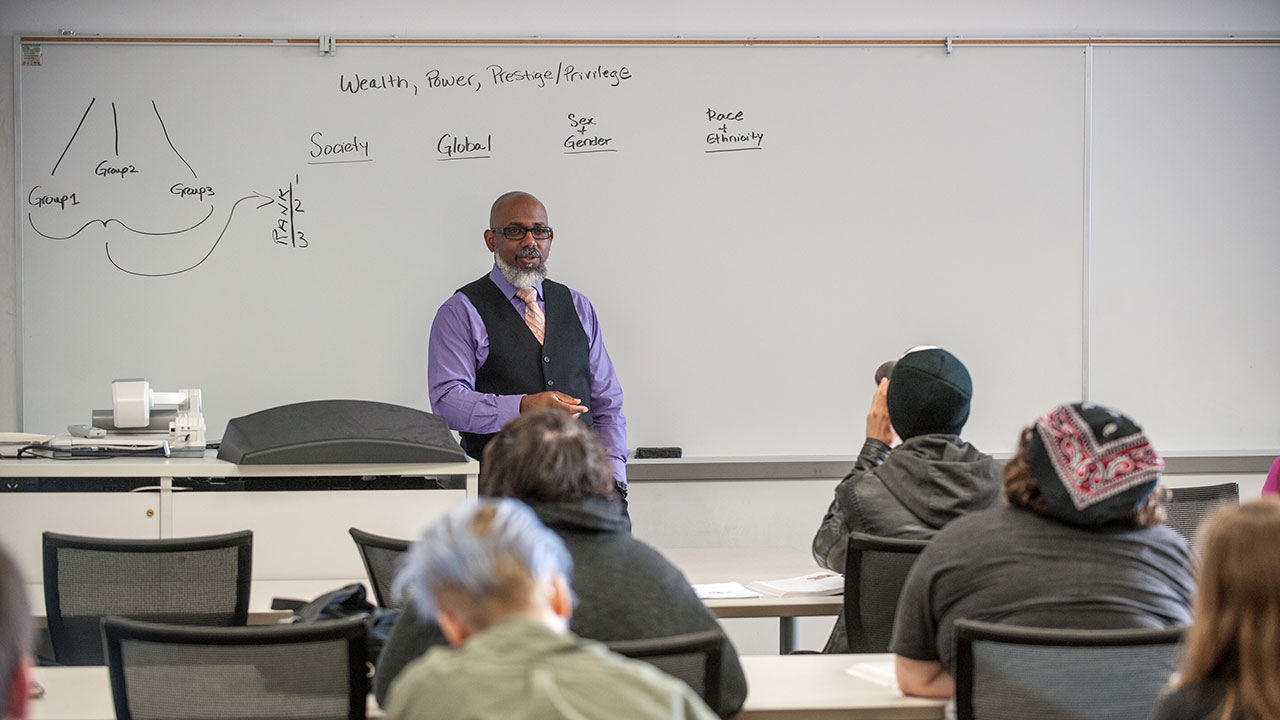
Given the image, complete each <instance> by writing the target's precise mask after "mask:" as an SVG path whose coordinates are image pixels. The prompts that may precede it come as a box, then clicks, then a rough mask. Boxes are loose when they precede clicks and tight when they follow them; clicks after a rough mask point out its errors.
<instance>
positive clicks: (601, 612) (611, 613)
mask: <svg viewBox="0 0 1280 720" xmlns="http://www.w3.org/2000/svg"><path fill="white" fill-rule="evenodd" d="M480 494H481V495H484V496H487V497H509V498H516V499H518V500H522V501H524V502H525V503H526V504H528V505H529V507H531V508H532V509H533V511H534V513H535V514H536V515H537V516H538V519H539V520H541V521H542V523H543V524H544V525H546V526H547V527H548V528H550V529H551V530H552V531H553V532H555V533H556V534H557V535H559V536H560V539H561V540H563V541H564V544H565V547H566V548H568V550H569V555H570V556H571V557H572V558H573V577H571V578H570V580H569V584H570V586H571V587H572V588H573V593H574V595H575V596H576V597H577V601H578V602H577V605H576V606H575V607H574V611H573V617H572V619H571V620H570V622H569V629H570V630H571V631H572V632H573V633H574V634H576V635H578V636H580V637H584V638H588V639H591V640H597V641H600V642H609V641H613V640H639V639H647V638H657V637H666V636H670V635H679V634H682V633H690V632H700V631H703V630H714V629H719V627H720V626H719V624H718V623H717V622H716V619H715V617H714V616H712V615H711V612H710V611H709V610H707V608H706V605H704V604H703V603H702V601H701V600H699V599H698V596H697V595H696V594H695V593H694V591H693V588H692V587H690V585H689V582H688V581H687V580H685V577H684V575H683V574H682V573H681V572H680V571H679V570H678V569H677V568H676V567H675V566H673V565H672V564H671V563H669V562H668V561H667V560H666V558H664V557H662V555H661V554H659V553H658V551H656V550H654V549H653V548H651V547H649V546H648V545H646V544H644V543H643V542H640V541H639V540H636V539H634V538H632V537H631V532H630V524H629V523H628V521H627V518H626V517H625V516H624V515H623V514H622V506H621V502H620V500H619V498H618V495H617V492H616V491H615V490H614V484H613V476H612V472H611V468H610V465H609V459H608V458H607V457H606V456H605V454H604V451H603V450H602V449H601V446H600V441H599V440H597V439H596V436H595V434H594V433H592V432H591V431H590V430H589V429H588V428H587V427H586V426H584V425H583V424H582V423H580V422H578V421H576V420H574V419H573V417H572V416H570V415H568V414H566V413H562V412H555V411H550V410H544V411H536V412H530V413H524V414H521V415H520V416H518V417H517V418H516V419H514V420H512V421H511V422H509V423H507V425H506V427H504V428H503V429H502V432H500V433H498V434H497V435H496V436H495V437H494V439H493V440H492V441H491V442H490V443H489V445H488V446H487V447H486V448H485V452H484V474H482V475H481V476H480ZM445 643H446V639H445V636H444V634H443V632H442V631H441V630H440V627H439V626H438V625H436V623H435V622H434V621H432V620H429V619H424V618H421V617H419V616H418V615H417V614H416V612H414V610H413V609H412V607H411V606H410V607H406V608H405V610H404V611H403V612H401V614H400V617H399V619H398V620H397V621H396V624H395V626H394V627H393V628H392V630H391V635H390V637H388V639H387V644H386V646H385V647H384V648H383V649H382V654H381V655H380V656H379V658H378V668H377V673H376V674H375V675H374V694H375V695H376V696H377V698H378V702H379V703H380V704H382V705H383V706H384V707H385V706H386V704H387V701H388V697H387V695H388V690H389V689H390V687H391V683H392V681H393V680H394V679H395V677H396V676H397V675H398V674H399V673H400V671H401V670H403V669H404V667H405V666H406V665H408V664H409V663H410V662H412V661H413V660H415V659H417V658H418V657H419V656H420V655H422V654H423V653H425V652H426V651H427V650H429V649H430V648H432V647H434V646H436V645H443V644H445ZM721 673H722V674H721V680H720V682H721V688H720V694H721V698H720V706H719V707H714V708H712V710H715V711H716V713H717V714H718V715H720V716H721V717H729V716H731V715H733V714H734V713H736V712H737V711H738V710H739V709H740V708H741V707H742V702H743V700H745V699H746V696H747V681H746V678H745V677H744V676H743V674H742V666H741V665H740V664H739V662H738V654H737V652H735V651H734V648H733V645H732V643H730V642H729V640H728V639H727V638H726V639H725V643H724V660H723V664H722V670H721Z"/></svg>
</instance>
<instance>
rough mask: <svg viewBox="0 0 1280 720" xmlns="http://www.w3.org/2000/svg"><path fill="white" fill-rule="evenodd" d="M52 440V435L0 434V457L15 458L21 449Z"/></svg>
mask: <svg viewBox="0 0 1280 720" xmlns="http://www.w3.org/2000/svg"><path fill="white" fill-rule="evenodd" d="M52 439H53V436H52V435H41V434H40V433H24V432H0V457H15V456H16V455H17V454H18V450H20V449H21V448H24V447H26V446H28V445H41V444H44V443H47V442H49V441H50V440H52Z"/></svg>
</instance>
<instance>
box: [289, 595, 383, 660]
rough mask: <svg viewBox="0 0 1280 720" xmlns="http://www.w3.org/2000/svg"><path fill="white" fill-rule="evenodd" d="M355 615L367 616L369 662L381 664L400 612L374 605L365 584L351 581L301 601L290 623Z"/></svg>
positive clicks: (365, 618)
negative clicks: (313, 597) (379, 662)
mask: <svg viewBox="0 0 1280 720" xmlns="http://www.w3.org/2000/svg"><path fill="white" fill-rule="evenodd" d="M278 604H285V603H280V602H279V601H278V599H277V602H274V603H272V605H273V606H275V605H278ZM353 615H363V616H364V624H365V627H366V628H368V649H369V650H368V652H369V662H371V663H373V664H374V665H375V666H377V664H378V655H379V654H381V652H382V646H384V645H386V644H387V636H388V635H390V634H391V626H392V625H395V624H396V618H397V617H399V616H400V611H399V610H393V609H391V608H380V607H376V606H374V604H373V603H371V602H369V600H368V598H367V597H366V596H365V589H364V584H363V583H351V584H350V585H346V586H343V587H340V588H338V589H337V590H330V591H329V592H327V593H325V594H323V595H321V596H320V597H318V598H316V599H315V600H312V601H311V602H306V603H299V604H297V605H296V606H295V607H294V608H293V617H291V618H289V622H319V621H321V620H337V619H340V618H345V617H351V616H353Z"/></svg>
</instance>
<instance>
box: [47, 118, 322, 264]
mask: <svg viewBox="0 0 1280 720" xmlns="http://www.w3.org/2000/svg"><path fill="white" fill-rule="evenodd" d="M108 119H109V122H107V120H108ZM100 158H102V159H100ZM95 161H96V162H95ZM292 187H293V183H291V184H290V195H291V198H290V200H289V202H290V203H291V204H292V203H294V202H295V200H294V199H292ZM222 198H223V196H222V195H219V193H218V191H217V190H216V189H215V187H214V186H213V185H212V184H202V183H201V182H200V175H199V173H197V172H196V169H195V168H194V167H192V165H191V163H189V162H187V160H186V158H185V157H183V155H182V153H181V152H179V150H178V148H177V146H176V145H175V144H174V142H173V139H172V138H171V137H170V135H169V129H168V127H167V126H166V125H165V121H164V118H163V116H162V115H161V113H160V108H159V106H158V105H157V104H156V102H155V101H154V100H152V101H151V103H150V112H146V110H145V109H144V110H139V108H137V107H132V106H128V105H126V106H117V104H116V103H115V102H112V103H110V116H109V118H108V116H107V114H106V112H105V107H103V106H100V105H99V104H98V99H97V98H92V99H90V101H89V104H88V106H87V107H86V108H85V110H84V113H83V114H82V115H81V117H80V121H79V123H78V124H77V125H76V127H75V130H74V131H73V132H72V133H71V136H70V138H68V140H67V143H66V146H65V147H64V148H63V149H62V153H61V154H60V155H59V156H58V159H57V161H56V162H54V163H53V165H52V168H51V169H50V171H49V180H48V181H47V184H46V185H34V186H32V188H31V190H30V191H29V192H28V194H27V204H28V206H29V209H28V211H27V222H28V223H29V224H30V226H31V229H32V230H34V231H35V232H36V234H38V235H40V236H41V237H43V238H46V239H49V240H54V241H67V240H73V239H76V238H78V237H80V236H81V234H82V233H85V232H86V231H90V232H91V233H93V232H95V231H96V234H104V235H106V239H105V240H104V242H103V249H104V252H105V254H106V258H107V260H108V262H110V263H111V264H112V265H113V266H114V267H116V268H117V269H119V270H120V271H122V272H125V273H128V274H130V275H139V276H143V277H166V276H171V275H177V274H180V273H184V272H187V271H190V270H194V269H195V268H197V267H199V266H200V265H201V264H203V263H204V262H205V261H206V260H208V259H209V257H210V256H211V255H212V254H213V251H214V250H215V249H217V247H218V244H219V243H220V242H221V241H222V239H223V237H224V236H225V235H226V232H227V228H228V227H230V225H231V221H232V219H233V218H234V217H235V213H236V210H237V209H238V208H239V207H240V205H241V204H242V203H244V202H245V201H247V200H253V199H260V200H265V201H266V202H265V203H263V204H260V205H258V206H257V208H258V209H262V208H264V207H267V206H269V205H272V204H275V202H276V198H273V197H271V196H269V195H264V194H262V193H259V192H256V191H255V192H253V194H251V195H246V196H244V197H240V198H238V199H237V200H235V202H233V203H232V204H231V207H230V210H229V211H228V212H227V216H226V221H225V222H224V223H223V224H222V227H221V229H220V230H217V231H216V234H215V227H216V226H215V225H213V224H211V223H210V220H211V219H212V218H213V216H214V214H215V211H216V210H217V207H218V206H219V204H220V201H221V200H222ZM289 232H290V233H291V234H292V235H293V236H294V237H300V236H301V233H300V232H297V231H296V229H295V228H293V227H292V224H291V225H290V228H289ZM305 246H306V245H305V241H304V242H303V243H296V242H295V243H294V247H305Z"/></svg>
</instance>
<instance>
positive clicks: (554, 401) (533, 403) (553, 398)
mask: <svg viewBox="0 0 1280 720" xmlns="http://www.w3.org/2000/svg"><path fill="white" fill-rule="evenodd" d="M580 402H582V401H581V400H579V399H578V398H576V397H572V396H570V395H565V394H564V393H562V392H556V391H554V390H552V391H549V392H541V393H536V394H534V395H525V396H524V397H522V398H520V412H522V413H526V412H529V411H530V410H546V409H550V410H563V411H564V412H567V413H569V414H570V415H572V416H574V417H578V416H579V415H581V414H582V413H584V412H586V411H587V406H586V405H580V404H579V403H580Z"/></svg>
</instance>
